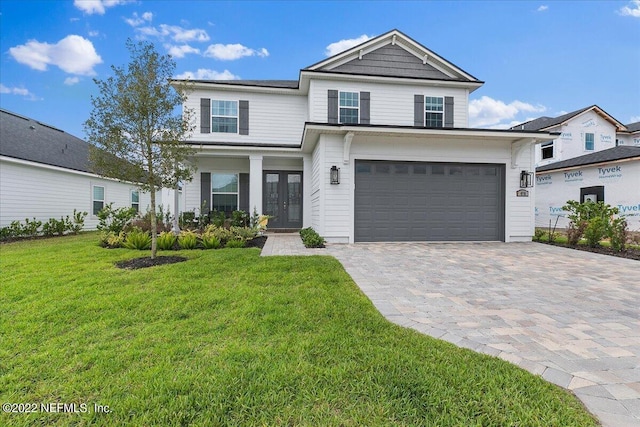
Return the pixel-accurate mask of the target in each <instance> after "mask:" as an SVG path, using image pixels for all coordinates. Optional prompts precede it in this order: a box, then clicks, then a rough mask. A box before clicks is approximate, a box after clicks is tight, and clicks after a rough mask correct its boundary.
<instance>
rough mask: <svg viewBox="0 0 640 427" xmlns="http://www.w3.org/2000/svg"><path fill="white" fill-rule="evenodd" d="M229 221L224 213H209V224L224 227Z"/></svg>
mask: <svg viewBox="0 0 640 427" xmlns="http://www.w3.org/2000/svg"><path fill="white" fill-rule="evenodd" d="M226 220H227V217H226V216H225V214H224V212H218V211H212V212H209V223H210V224H212V225H214V226H216V227H224V223H225V221H226Z"/></svg>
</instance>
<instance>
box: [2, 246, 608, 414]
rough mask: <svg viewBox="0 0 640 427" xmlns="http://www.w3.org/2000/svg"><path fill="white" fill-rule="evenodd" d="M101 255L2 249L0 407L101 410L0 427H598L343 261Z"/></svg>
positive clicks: (249, 253) (574, 403)
mask: <svg viewBox="0 0 640 427" xmlns="http://www.w3.org/2000/svg"><path fill="white" fill-rule="evenodd" d="M96 242H97V237H96V236H95V235H81V236H73V237H64V238H57V239H47V240H36V241H28V242H16V243H11V244H5V245H2V246H0V271H1V275H0V277H1V279H0V285H1V287H0V289H1V293H0V342H1V343H2V344H1V345H0V402H2V403H4V402H15V403H29V402H35V403H38V404H40V403H51V402H61V403H77V404H81V403H85V404H88V405H89V411H88V412H87V413H83V414H71V413H58V414H53V413H43V412H39V413H35V414H5V413H3V414H1V415H0V425H3V426H14V425H15V426H41V425H56V426H68V425H72V426H85V425H92V426H114V425H136V426H155V425H163V426H164V425H166V426H186V425H195V426H216V425H230V426H236V425H237V426H247V425H249V426H252V425H268V426H272V425H287V426H289V425H304V426H338V425H341V426H360V425H368V426H375V425H380V426H388V425H394V426H396V425H399V426H402V425H404V426H413V425H416V426H418V425H419V426H475V425H477V426H581V427H582V426H594V425H597V423H596V422H595V420H594V419H593V418H592V417H591V416H590V415H589V414H588V413H587V412H586V410H585V409H584V408H583V407H582V405H581V404H580V402H579V401H578V400H577V399H576V398H575V397H573V396H572V395H570V394H569V393H568V392H566V391H564V390H561V389H560V388H558V387H556V386H553V385H551V384H549V383H547V382H545V381H543V380H542V379H541V378H539V377H536V376H533V375H531V374H529V373H527V372H526V371H524V370H521V369H519V368H517V367H515V366H513V365H511V364H509V363H507V362H504V361H502V360H500V359H497V358H492V357H488V356H484V355H480V354H476V353H474V352H471V351H468V350H463V349H459V348H457V347H455V346H453V345H451V344H448V343H445V342H443V341H439V340H435V339H432V338H429V337H427V336H423V335H421V334H418V333H416V332H414V331H412V330H409V329H404V328H401V327H399V326H395V325H393V324H391V323H389V322H387V321H386V320H385V319H384V318H383V317H382V316H381V315H380V314H379V313H378V312H377V311H376V310H375V308H374V307H373V305H372V304H371V303H370V301H369V300H368V299H367V298H366V297H365V296H364V295H363V294H362V293H361V292H360V291H359V289H358V288H357V286H355V284H354V283H353V282H352V281H351V279H350V278H349V276H348V275H347V274H346V273H345V271H344V270H343V268H342V267H341V265H340V264H339V263H338V262H337V261H336V260H335V259H333V258H330V257H319V256H315V257H269V258H261V257H259V250H258V249H222V250H216V251H180V252H171V255H174V254H178V255H183V256H186V257H188V258H190V259H189V260H188V261H187V262H183V263H178V264H172V265H164V266H159V267H153V268H149V269H142V270H134V271H126V270H119V269H117V268H115V267H114V265H113V264H114V262H116V261H119V260H123V259H128V258H134V257H138V256H141V255H142V254H143V253H141V252H138V251H130V250H125V249H114V250H108V249H102V248H100V247H98V246H97V244H96ZM145 255H146V253H145ZM94 404H100V405H108V406H109V408H110V410H111V412H110V413H95V412H94V411H93V405H94Z"/></svg>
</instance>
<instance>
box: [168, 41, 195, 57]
mask: <svg viewBox="0 0 640 427" xmlns="http://www.w3.org/2000/svg"><path fill="white" fill-rule="evenodd" d="M164 47H165V49H167V52H169V55H171V56H173V57H174V58H184V56H185V55H186V54H188V53H200V49H196V48H195V47H191V46H189V45H188V44H183V45H182V46H176V45H171V44H165V45H164Z"/></svg>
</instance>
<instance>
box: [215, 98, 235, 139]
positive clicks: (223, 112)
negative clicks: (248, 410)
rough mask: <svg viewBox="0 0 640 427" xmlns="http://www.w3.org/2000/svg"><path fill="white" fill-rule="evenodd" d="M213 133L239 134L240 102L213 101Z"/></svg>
mask: <svg viewBox="0 0 640 427" xmlns="http://www.w3.org/2000/svg"><path fill="white" fill-rule="evenodd" d="M211 132H218V133H238V101H214V100H212V101H211Z"/></svg>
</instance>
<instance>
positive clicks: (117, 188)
mask: <svg viewBox="0 0 640 427" xmlns="http://www.w3.org/2000/svg"><path fill="white" fill-rule="evenodd" d="M163 192H165V193H168V190H163ZM163 192H159V193H158V197H159V199H158V205H159V204H160V203H161V201H162V200H163V199H162V198H163V197H165V198H168V199H169V200H168V201H169V202H170V203H171V206H173V198H169V196H170V195H169V194H166V195H165V194H163ZM165 200H166V199H165ZM112 202H113V205H114V207H125V206H126V207H128V206H131V207H135V208H137V209H138V210H139V212H141V213H144V212H145V211H146V210H147V209H148V206H149V195H148V194H145V193H142V192H141V191H139V189H138V188H137V186H136V185H135V184H132V183H123V182H119V181H116V180H113V179H108V178H103V177H100V176H98V175H96V174H94V173H92V172H91V169H90V167H89V144H88V143H87V142H85V141H83V140H81V139H79V138H76V137H75V136H73V135H69V134H68V133H66V132H64V131H62V130H60V129H56V128H54V127H52V126H49V125H46V124H44V123H41V122H39V121H36V120H33V119H30V118H27V117H23V116H21V115H18V114H16V113H13V112H10V111H7V110H0V227H5V226H7V225H9V224H10V223H11V222H12V221H24V219H25V218H29V219H31V218H33V217H35V218H36V219H38V220H40V221H47V220H48V219H49V218H60V217H61V216H62V217H65V216H67V215H69V216H71V215H72V214H73V210H74V209H76V210H78V211H80V212H87V213H88V214H89V215H88V216H87V217H86V219H85V229H94V228H95V227H96V226H97V224H98V218H97V217H96V213H97V212H98V211H99V210H100V209H102V208H103V207H104V206H105V205H106V204H108V203H112Z"/></svg>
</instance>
